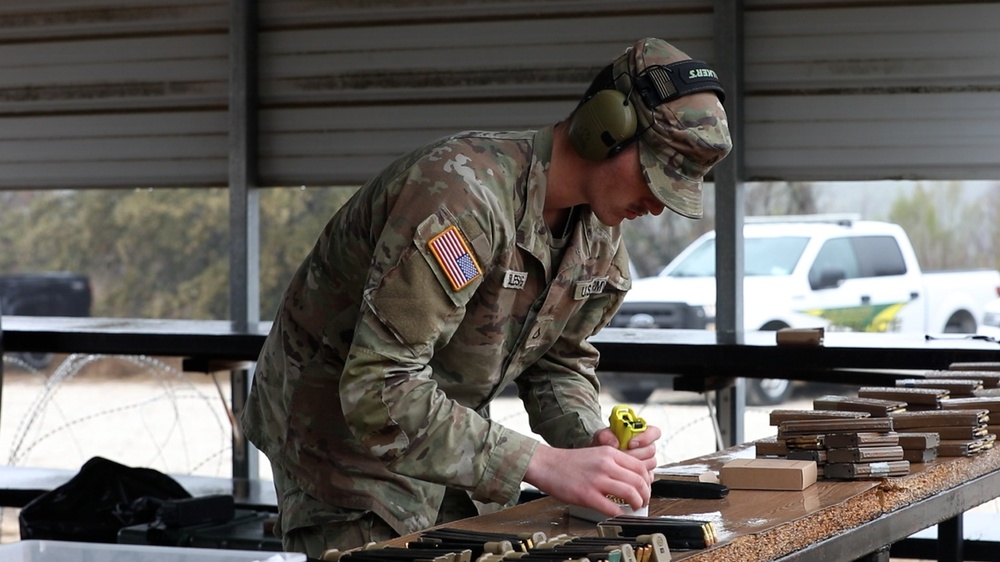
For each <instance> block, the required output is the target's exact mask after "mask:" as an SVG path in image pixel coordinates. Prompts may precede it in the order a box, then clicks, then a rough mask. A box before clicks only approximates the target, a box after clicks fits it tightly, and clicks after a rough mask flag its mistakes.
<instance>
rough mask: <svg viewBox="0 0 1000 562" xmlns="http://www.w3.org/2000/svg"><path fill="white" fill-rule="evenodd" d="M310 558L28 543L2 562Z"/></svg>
mask: <svg viewBox="0 0 1000 562" xmlns="http://www.w3.org/2000/svg"><path fill="white" fill-rule="evenodd" d="M305 560H306V555H305V554H302V553H292V552H266V551H259V550H220V549H214V548H185V547H174V546H144V545H135V544H103V543H89V542H72V541H49V540H26V541H18V542H12V543H9V544H5V545H0V562H126V561H129V562H305Z"/></svg>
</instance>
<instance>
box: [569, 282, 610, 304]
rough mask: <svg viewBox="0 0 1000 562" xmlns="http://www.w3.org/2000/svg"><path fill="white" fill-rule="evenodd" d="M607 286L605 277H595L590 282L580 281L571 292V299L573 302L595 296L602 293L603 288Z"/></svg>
mask: <svg viewBox="0 0 1000 562" xmlns="http://www.w3.org/2000/svg"><path fill="white" fill-rule="evenodd" d="M607 284H608V278H607V277H595V278H593V279H591V280H590V281H580V282H578V283H577V284H576V288H575V289H574V290H573V298H574V299H575V300H582V299H585V298H587V297H589V296H591V295H597V294H600V293H603V292H604V287H605V286H607Z"/></svg>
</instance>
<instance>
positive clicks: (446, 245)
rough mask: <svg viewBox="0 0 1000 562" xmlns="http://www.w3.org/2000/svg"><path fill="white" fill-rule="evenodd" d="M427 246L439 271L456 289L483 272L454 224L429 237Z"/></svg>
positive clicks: (464, 285)
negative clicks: (438, 266)
mask: <svg viewBox="0 0 1000 562" xmlns="http://www.w3.org/2000/svg"><path fill="white" fill-rule="evenodd" d="M427 248H428V249H430V251H431V253H432V254H434V257H435V258H436V259H437V262H438V265H440V266H441V271H442V272H444V275H445V277H447V278H448V282H449V283H451V286H452V288H453V289H455V290H456V291H460V290H462V288H464V287H466V286H467V285H468V284H469V283H472V282H473V281H475V280H476V279H477V278H478V277H479V276H481V275H482V274H483V270H482V269H480V268H479V263H478V262H476V257H475V256H473V255H472V252H470V251H469V245H468V243H466V241H465V238H464V237H463V236H462V233H461V232H460V231H459V230H458V228H456V227H455V226H449V227H448V228H447V229H445V231H444V232H442V233H441V234H438V235H437V236H435V237H434V238H431V240H430V242H428V243H427Z"/></svg>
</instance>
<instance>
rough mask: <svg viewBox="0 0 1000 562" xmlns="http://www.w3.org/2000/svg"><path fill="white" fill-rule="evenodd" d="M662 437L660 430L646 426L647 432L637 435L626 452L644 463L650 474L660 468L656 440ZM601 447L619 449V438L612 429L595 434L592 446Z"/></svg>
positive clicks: (652, 426)
mask: <svg viewBox="0 0 1000 562" xmlns="http://www.w3.org/2000/svg"><path fill="white" fill-rule="evenodd" d="M660 435H661V433H660V428H658V427H656V426H654V425H649V426H646V429H645V431H643V432H642V433H637V434H635V435H634V436H632V439H630V440H629V442H628V450H627V451H626V452H627V453H628V454H629V455H632V456H633V457H635V458H637V459H639V460H640V461H642V462H643V464H645V466H646V470H648V471H649V472H650V473H652V472H653V469H655V468H656V467H657V466H658V464H657V461H656V440H657V439H659V438H660ZM601 445H605V446H608V447H615V448H618V437H616V436H615V434H614V432H613V431H611V428H608V427H606V428H604V429H602V430H600V431H598V432H597V433H595V434H594V439H593V441H591V446H601Z"/></svg>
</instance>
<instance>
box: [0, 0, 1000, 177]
mask: <svg viewBox="0 0 1000 562" xmlns="http://www.w3.org/2000/svg"><path fill="white" fill-rule="evenodd" d="M712 7H713V2H712V1H711V0H674V1H670V2H665V1H663V0H656V1H650V0H620V1H616V2H607V1H600V2H597V1H571V0H535V1H502V0H494V1H490V2H488V1H468V0H466V1H461V0H423V1H414V0H388V1H383V2H377V3H376V2H365V1H362V0H354V1H349V0H340V1H337V2H332V1H320V0H284V1H279V0H260V10H259V12H260V15H259V39H260V41H259V57H260V63H259V74H260V110H259V113H258V118H259V134H260V136H259V156H260V159H259V171H260V184H261V185H265V186H270V185H300V184H308V185H331V184H351V183H358V182H361V181H363V180H364V179H366V178H367V177H368V176H370V175H371V174H372V173H373V172H374V171H376V170H377V169H378V168H379V167H380V166H382V165H383V164H385V163H386V162H388V161H389V160H390V159H391V158H392V157H394V156H396V155H398V154H399V153H401V152H403V151H405V150H407V149H409V148H412V147H414V146H415V145H418V144H420V143H423V142H425V141H428V140H430V139H432V138H434V137H437V136H440V135H443V134H446V133H449V132H453V131H456V130H461V129H466V128H483V129H507V128H525V127H535V126H538V125H541V124H544V123H548V122H551V121H554V120H556V119H558V118H560V117H562V116H563V115H565V114H566V113H567V112H568V111H569V110H570V109H571V108H572V107H573V104H574V103H575V100H576V99H577V97H578V95H579V94H580V92H581V91H582V90H583V88H584V87H585V85H586V83H587V82H588V81H589V79H590V77H591V75H592V74H593V73H594V72H595V71H596V70H597V69H598V68H600V67H601V66H602V65H603V64H604V63H605V62H607V61H608V60H610V58H612V57H613V56H614V55H615V54H617V53H618V52H619V51H620V50H621V49H622V48H624V47H625V46H626V45H627V44H629V43H630V42H631V41H632V40H633V39H635V38H637V37H640V36H644V35H656V36H660V37H664V38H667V39H669V40H671V41H673V42H675V43H676V44H677V45H678V46H680V47H681V48H683V49H685V50H686V51H688V52H689V53H690V54H691V55H693V56H695V57H698V58H703V59H706V60H709V61H712V58H713V54H712V34H713V30H712V21H713V20H712ZM745 8H746V17H745V22H746V27H745V29H746V36H747V41H746V51H745V53H746V55H745V56H746V71H745V78H746V84H745V94H746V98H745V104H746V105H745V112H744V117H745V119H746V123H745V128H744V139H745V142H744V147H743V148H744V149H745V151H746V159H745V164H746V167H745V170H746V179H767V178H781V179H788V180H808V179H825V180H835V179H872V178H885V177H908V178H938V179H978V178H989V179H998V178H1000V158H997V157H996V155H998V154H1000V103H998V102H997V100H998V99H1000V98H998V94H1000V58H998V57H997V56H996V53H997V52H998V48H1000V2H969V3H962V2H938V3H933V2H915V1H911V2H904V1H899V0H896V1H892V0H884V1H881V2H875V1H871V2H829V1H816V0H814V1H806V0H798V1H796V0H783V1H781V2H776V1H771V2H767V1H753V0H747V1H746V3H745ZM229 12H230V9H229V2H228V0H159V1H156V0H130V1H128V2H113V3H109V2H101V1H99V0H58V1H56V0H51V1H47V2H38V1H36V0H4V2H3V3H2V4H0V189H20V188H63V187H141V186H224V185H226V184H227V181H228V178H227V173H228V167H227V159H228V158H229V152H228V138H227V127H228V121H227V114H226V111H227V104H228V80H229V60H228V49H229V42H228V41H229V40H228V25H229V21H228V18H229Z"/></svg>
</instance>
